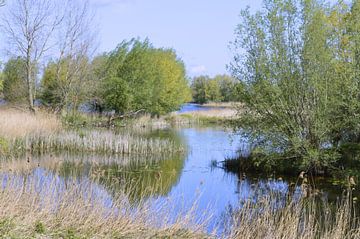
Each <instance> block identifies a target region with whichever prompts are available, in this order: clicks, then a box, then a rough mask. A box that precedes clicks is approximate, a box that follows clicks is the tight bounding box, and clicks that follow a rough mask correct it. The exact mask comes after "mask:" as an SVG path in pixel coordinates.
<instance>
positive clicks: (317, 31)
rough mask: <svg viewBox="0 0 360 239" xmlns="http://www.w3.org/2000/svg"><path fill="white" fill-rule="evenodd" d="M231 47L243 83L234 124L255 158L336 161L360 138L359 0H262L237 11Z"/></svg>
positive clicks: (259, 161)
mask: <svg viewBox="0 0 360 239" xmlns="http://www.w3.org/2000/svg"><path fill="white" fill-rule="evenodd" d="M231 46H232V49H233V52H234V58H233V61H232V63H231V66H230V69H231V71H232V75H233V77H235V78H237V79H241V80H242V82H243V83H244V88H243V90H242V92H241V94H239V96H240V97H241V99H240V100H241V102H243V103H244V105H243V106H242V108H241V109H240V110H241V113H242V117H241V118H239V119H238V120H237V122H236V124H235V127H236V128H237V129H239V130H240V129H241V130H240V131H241V132H242V133H243V135H244V136H246V137H247V138H249V139H250V141H251V142H252V158H253V161H254V162H255V164H256V165H270V166H273V167H276V165H279V164H282V163H284V162H286V163H287V164H291V165H292V166H295V167H296V168H303V169H321V168H322V169H323V168H332V167H334V166H340V165H341V164H342V163H343V161H342V160H341V159H342V155H341V152H342V150H341V149H342V148H343V147H346V146H347V145H349V144H358V143H360V127H359V126H360V118H359V114H360V104H359V103H360V101H359V96H360V95H359V92H360V85H359V82H360V1H358V0H356V1H352V2H351V3H349V4H346V3H345V2H343V1H340V2H338V3H336V4H329V3H327V2H325V1H322V0H305V1H300V0H286V1H279V0H264V1H263V8H262V10H261V11H259V12H256V13H254V14H252V13H251V12H250V10H249V9H247V10H244V11H242V13H241V23H240V24H239V25H238V26H237V28H236V37H235V41H234V42H233V43H232V44H231Z"/></svg>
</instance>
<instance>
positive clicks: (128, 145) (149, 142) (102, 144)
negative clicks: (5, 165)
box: [23, 130, 184, 155]
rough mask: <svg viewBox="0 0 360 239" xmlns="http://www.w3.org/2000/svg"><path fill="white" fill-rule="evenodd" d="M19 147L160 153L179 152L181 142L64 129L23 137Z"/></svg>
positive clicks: (76, 150)
mask: <svg viewBox="0 0 360 239" xmlns="http://www.w3.org/2000/svg"><path fill="white" fill-rule="evenodd" d="M23 147H24V148H25V149H27V150H30V151H32V152H40V153H44V152H50V151H60V150H66V151H73V152H97V153H111V154H141V155H149V154H163V153H178V152H183V151H184V148H183V147H182V146H181V145H178V144H176V143H175V142H173V141H171V140H168V139H158V138H145V137H139V136H134V135H131V134H115V133H113V132H111V131H96V130H90V131H84V132H80V133H79V132H76V131H64V132H60V133H55V134H34V135H29V136H27V137H25V139H24V141H23Z"/></svg>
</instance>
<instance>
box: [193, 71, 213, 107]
mask: <svg viewBox="0 0 360 239" xmlns="http://www.w3.org/2000/svg"><path fill="white" fill-rule="evenodd" d="M208 81H209V77H208V76H199V77H195V78H194V79H193V81H192V84H191V89H192V95H193V101H194V102H196V103H199V104H204V103H207V101H208V99H207V97H206V85H207V82H208Z"/></svg>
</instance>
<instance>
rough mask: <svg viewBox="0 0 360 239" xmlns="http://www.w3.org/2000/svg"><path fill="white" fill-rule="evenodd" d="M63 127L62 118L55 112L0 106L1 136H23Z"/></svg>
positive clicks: (48, 131)
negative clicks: (26, 110)
mask: <svg viewBox="0 0 360 239" xmlns="http://www.w3.org/2000/svg"><path fill="white" fill-rule="evenodd" d="M60 129H61V122H60V120H59V119H58V118H57V117H56V116H55V115H53V114H48V113H45V112H41V111H39V112H37V113H36V114H35V115H33V114H30V113H28V112H24V111H20V110H16V109H10V108H4V107H0V137H5V138H23V137H25V136H27V135H30V134H33V133H37V134H38V133H53V132H56V131H58V130H60Z"/></svg>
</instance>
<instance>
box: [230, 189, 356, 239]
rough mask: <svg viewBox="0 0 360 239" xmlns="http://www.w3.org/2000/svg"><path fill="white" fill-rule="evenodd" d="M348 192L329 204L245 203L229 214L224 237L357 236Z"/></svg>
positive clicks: (310, 200)
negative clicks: (340, 198) (338, 200)
mask: <svg viewBox="0 0 360 239" xmlns="http://www.w3.org/2000/svg"><path fill="white" fill-rule="evenodd" d="M355 208H357V205H354V204H353V202H352V200H351V197H350V195H346V196H345V197H344V198H343V199H342V200H341V202H340V203H338V204H337V205H336V206H334V207H331V206H330V205H329V204H326V203H325V202H318V201H317V200H316V199H315V198H301V199H300V201H298V202H297V201H290V202H287V205H286V206H284V207H281V208H277V207H276V206H274V203H273V199H271V198H270V197H266V198H263V199H262V200H259V201H257V202H256V203H254V202H250V201H249V202H247V203H245V204H244V205H242V207H241V208H240V209H238V210H236V211H235V212H233V214H232V219H231V223H230V224H231V226H228V229H229V231H228V232H227V233H225V234H226V237H227V238H245V239H247V238H254V239H258V238H259V239H260V238H261V239H263V238H269V239H270V238H271V239H278V238H279V239H280V238H289V239H317V238H318V239H321V238H329V239H343V238H344V239H345V238H348V239H350V238H360V223H359V220H358V213H356V212H355V210H356V209H355Z"/></svg>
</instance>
